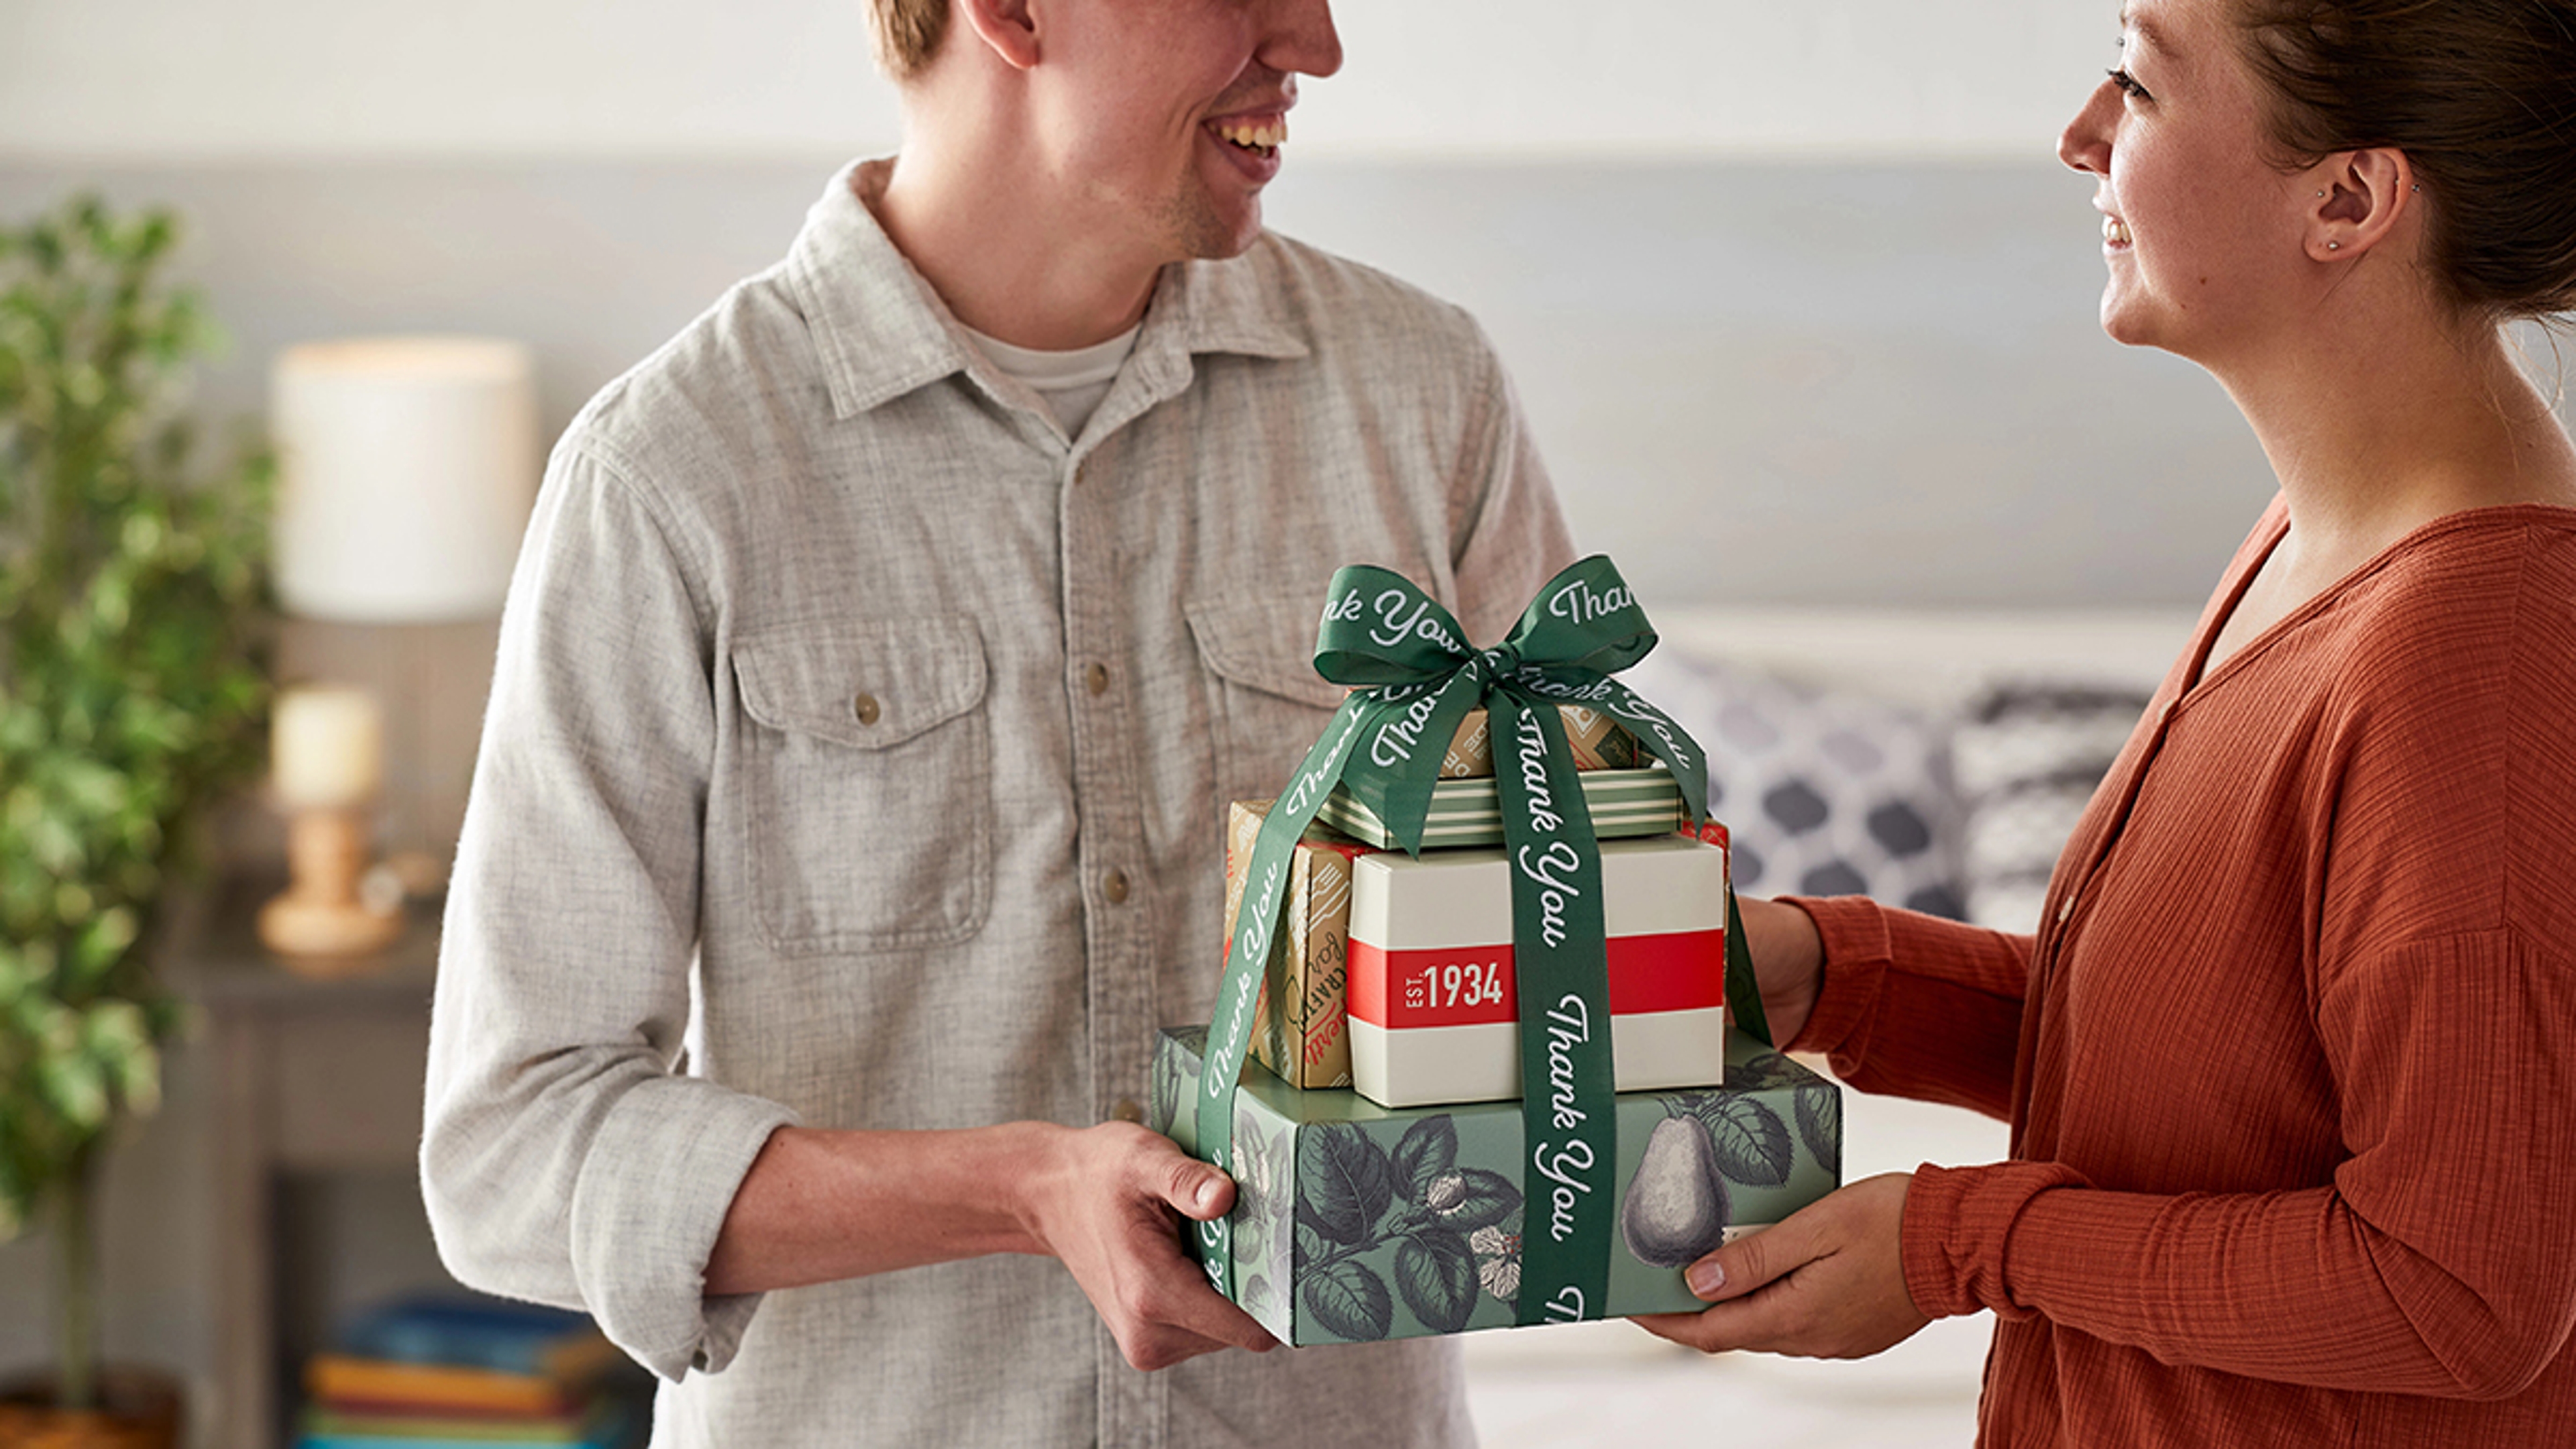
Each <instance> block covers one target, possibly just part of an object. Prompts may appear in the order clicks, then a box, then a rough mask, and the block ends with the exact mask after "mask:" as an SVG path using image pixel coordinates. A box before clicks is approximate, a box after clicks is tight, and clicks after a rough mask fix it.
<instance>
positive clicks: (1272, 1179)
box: [1234, 1114, 1286, 1263]
mask: <svg viewBox="0 0 2576 1449" xmlns="http://www.w3.org/2000/svg"><path fill="white" fill-rule="evenodd" d="M1235 1144H1236V1147H1237V1149H1238V1150H1237V1152H1236V1154H1235V1161H1234V1233H1235V1247H1234V1258H1235V1261H1236V1262H1238V1263H1257V1262H1262V1261H1264V1260H1265V1259H1266V1258H1267V1257H1268V1256H1270V1253H1271V1251H1272V1249H1273V1244H1272V1242H1271V1238H1272V1235H1273V1233H1274V1231H1275V1230H1276V1227H1277V1224H1278V1222H1279V1219H1280V1218H1281V1217H1283V1216H1284V1215H1285V1214H1283V1213H1282V1211H1281V1209H1282V1208H1283V1207H1285V1206H1286V1204H1284V1203H1282V1202H1281V1201H1280V1198H1281V1196H1282V1194H1281V1193H1280V1191H1279V1188H1280V1177H1279V1167H1280V1161H1279V1159H1280V1158H1281V1157H1283V1156H1285V1155H1286V1148H1285V1145H1284V1143H1283V1141H1282V1139H1281V1136H1280V1134H1275V1133H1272V1134H1265V1133H1263V1132H1262V1131H1261V1130H1260V1129H1259V1128H1258V1127H1256V1126H1254V1125H1253V1124H1252V1119H1251V1118H1250V1117H1249V1115H1248V1114H1247V1115H1246V1116H1245V1117H1242V1118H1239V1119H1237V1121H1236V1123H1235Z"/></svg>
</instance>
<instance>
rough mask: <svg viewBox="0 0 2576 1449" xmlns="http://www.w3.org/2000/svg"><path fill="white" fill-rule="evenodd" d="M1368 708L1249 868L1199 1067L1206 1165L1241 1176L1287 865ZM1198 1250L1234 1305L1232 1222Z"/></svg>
mask: <svg viewBox="0 0 2576 1449" xmlns="http://www.w3.org/2000/svg"><path fill="white" fill-rule="evenodd" d="M1365 704H1366V701H1364V700H1363V699H1362V698H1361V697H1360V696H1357V695H1354V696H1352V697H1351V698H1349V699H1345V700H1344V701H1342V705H1341V708H1340V709H1339V710H1337V711H1335V712H1334V715H1333V720H1332V723H1331V724H1329V725H1327V726H1325V728H1324V733H1323V735H1322V737H1321V738H1319V739H1317V740H1316V741H1315V744H1314V747H1313V748H1311V749H1309V750H1308V751H1307V752H1306V759H1305V761H1304V763H1302V764H1300V765H1299V766H1298V767H1297V773H1296V774H1294V775H1292V776H1290V777H1289V782H1288V788H1287V789H1286V790H1285V791H1283V792H1281V794H1280V796H1279V799H1278V801H1277V802H1276V803H1274V804H1273V805H1272V806H1271V807H1270V814H1269V815H1268V816H1267V817H1265V818H1264V819H1263V820H1262V822H1261V831H1260V833H1259V834H1258V835H1256V836H1255V837H1254V838H1253V847H1252V859H1251V860H1250V861H1249V862H1248V863H1247V864H1246V865H1245V867H1244V881H1243V904H1242V905H1241V906H1240V907H1238V908H1237V910H1236V914H1235V929H1234V938H1233V940H1232V942H1231V943H1230V945H1229V946H1228V948H1227V950H1226V956H1225V972H1224V975H1223V976H1221V977H1220V978H1219V979H1218V981H1217V992H1216V1010H1215V1012H1214V1013H1213V1014H1212V1015H1211V1016H1210V1017H1209V1019H1208V1035H1207V1047H1206V1050H1205V1051H1204V1052H1202V1053H1201V1055H1200V1059H1199V1072H1200V1075H1199V1091H1198V1104H1197V1108H1196V1114H1197V1126H1198V1151H1199V1157H1200V1160H1201V1161H1204V1162H1207V1163H1209V1164H1211V1165H1213V1166H1215V1167H1217V1168H1218V1169H1220V1170H1222V1171H1223V1172H1225V1173H1226V1174H1227V1175H1228V1176H1232V1175H1233V1173H1234V1098H1235V1091H1236V1087H1237V1085H1238V1083H1239V1081H1240V1078H1241V1076H1242V1073H1243V1060H1244V1057H1245V1056H1246V1055H1247V1054H1248V1053H1249V1051H1250V1049H1251V1045H1252V1013H1253V1006H1254V1004H1255V1003H1256V1002H1257V1001H1258V1000H1259V997H1260V992H1261V977H1262V969H1263V967H1265V966H1266V965H1268V963H1269V960H1270V947H1271V942H1272V940H1273V938H1274V936H1275V933H1276V932H1277V930H1278V928H1279V921H1280V915H1281V912H1282V910H1283V908H1284V907H1285V905H1286V903H1287V886H1288V865H1289V861H1290V858H1291V856H1292V855H1293V854H1294V853H1295V851H1296V848H1297V840H1298V837H1300V836H1302V835H1304V834H1305V833H1306V827H1307V826H1308V825H1311V824H1313V823H1314V819H1315V812H1317V811H1318V810H1321V809H1322V808H1323V805H1324V800H1325V797H1327V796H1329V795H1331V794H1332V793H1333V786H1334V784H1335V783H1336V782H1338V781H1339V780H1340V779H1341V777H1342V769H1343V766H1344V765H1345V764H1347V763H1348V762H1349V760H1350V757H1351V747H1352V745H1353V744H1354V743H1355V742H1356V741H1357V740H1358V739H1359V734H1360V724H1361V720H1362V718H1363V716H1364V713H1365ZM1197 1247H1198V1252H1199V1258H1200V1262H1201V1264H1202V1266H1204V1267H1205V1268H1206V1269H1207V1274H1208V1279H1209V1281H1210V1282H1211V1283H1213V1284H1214V1285H1215V1286H1216V1290H1217V1291H1218V1292H1220V1293H1222V1294H1224V1295H1225V1296H1226V1297H1227V1298H1228V1299H1232V1298H1234V1297H1235V1285H1234V1221H1233V1214H1231V1213H1229V1214H1227V1215H1226V1216H1225V1217H1221V1218H1217V1219H1215V1220H1213V1221H1210V1222H1204V1223H1200V1224H1199V1225H1198V1233H1197Z"/></svg>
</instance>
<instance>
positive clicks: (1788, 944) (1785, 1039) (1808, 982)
mask: <svg viewBox="0 0 2576 1449" xmlns="http://www.w3.org/2000/svg"><path fill="white" fill-rule="evenodd" d="M1735 905H1736V909H1737V910H1738V911H1740V912H1741V913H1742V914H1743V917H1744V946H1745V949H1746V950H1748V951H1750V952H1752V953H1753V974H1754V976H1755V977H1757V978H1758V979H1760V981H1761V983H1762V1014H1763V1015H1764V1016H1766V1017H1769V1018H1770V1020H1771V1040H1772V1041H1773V1042H1775V1043H1776V1044H1778V1045H1780V1046H1783V1047H1785V1046H1787V1045H1788V1044H1789V1043H1791V1042H1793V1041H1795V1040H1797V1038H1798V1033H1799V1032H1800V1031H1803V1030H1805V1029H1806V1025H1807V1018H1808V1017H1810V1016H1812V1015H1814V1014H1815V1010H1816V996H1817V993H1818V992H1819V991H1820V990H1821V989H1822V988H1823V985H1824V979H1825V938H1824V937H1823V936H1822V935H1819V934H1818V933H1817V931H1816V923H1815V922H1814V921H1813V920H1810V919H1809V918H1808V916H1807V913H1806V912H1805V911H1802V910H1799V909H1798V908H1797V907H1796V906H1792V905H1785V904H1783V903H1781V902H1779V901H1766V900H1757V899H1754V898H1752V897H1749V896H1748V897H1738V898H1737V900H1736V902H1735Z"/></svg>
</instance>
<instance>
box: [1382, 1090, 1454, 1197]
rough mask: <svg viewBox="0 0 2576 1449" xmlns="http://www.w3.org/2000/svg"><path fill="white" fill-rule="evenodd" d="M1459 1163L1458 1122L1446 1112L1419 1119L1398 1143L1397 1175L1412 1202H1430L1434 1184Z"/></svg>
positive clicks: (1396, 1146)
mask: <svg viewBox="0 0 2576 1449" xmlns="http://www.w3.org/2000/svg"><path fill="white" fill-rule="evenodd" d="M1457 1165H1458V1124H1457V1123H1456V1122H1455V1121H1453V1120H1452V1119H1451V1118H1450V1116H1449V1114H1448V1113H1446V1112H1442V1113H1440V1114H1439V1115H1437V1116H1432V1117H1424V1118H1422V1119H1420V1120H1418V1121H1416V1122H1415V1123H1413V1125H1411V1126H1409V1127H1407V1128H1405V1129H1404V1136H1403V1138H1402V1139H1401V1140H1400V1141H1398V1142H1397V1143H1396V1144H1395V1172H1396V1178H1397V1182H1398V1185H1399V1186H1400V1187H1401V1188H1402V1189H1403V1190H1404V1195H1405V1197H1406V1198H1407V1199H1408V1200H1409V1201H1412V1202H1417V1203H1419V1202H1425V1201H1427V1196H1426V1195H1427V1194H1428V1193H1429V1192H1430V1191H1431V1185H1432V1183H1434V1182H1436V1181H1438V1180H1439V1179H1440V1177H1441V1176H1442V1175H1443V1174H1445V1173H1447V1172H1448V1171H1449V1170H1450V1169H1452V1168H1454V1167H1456V1166H1457Z"/></svg>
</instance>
